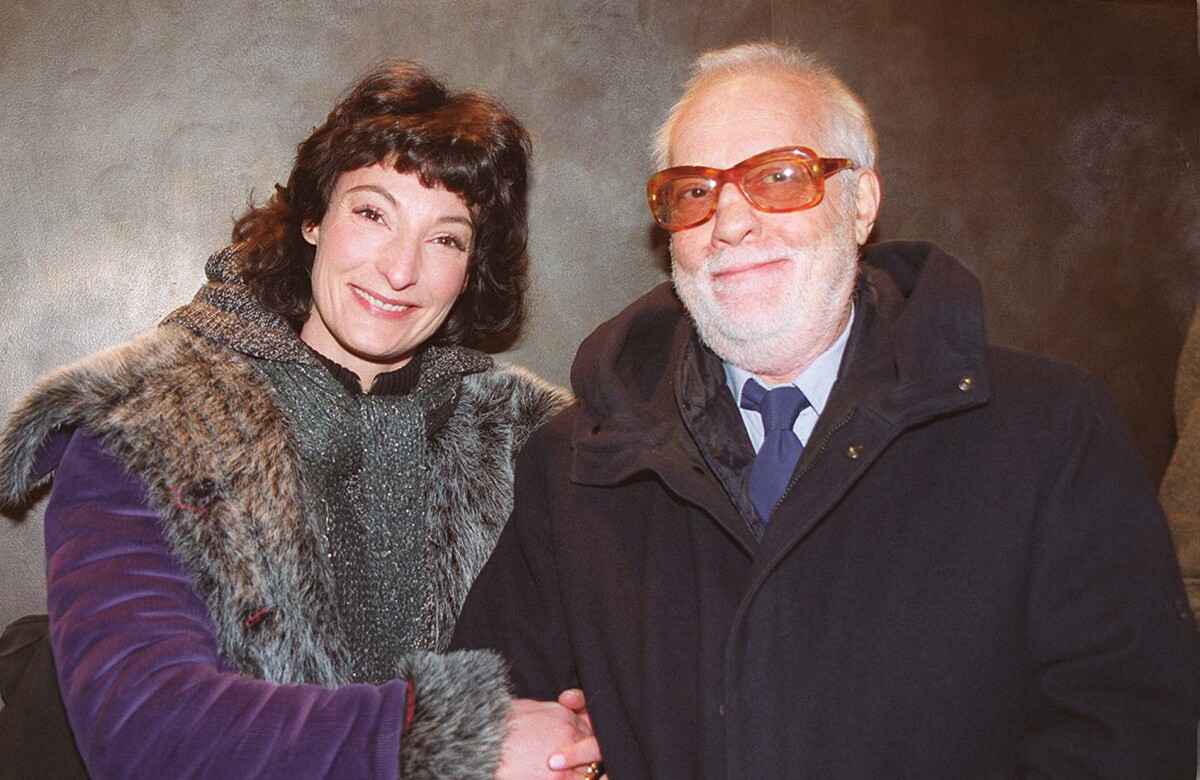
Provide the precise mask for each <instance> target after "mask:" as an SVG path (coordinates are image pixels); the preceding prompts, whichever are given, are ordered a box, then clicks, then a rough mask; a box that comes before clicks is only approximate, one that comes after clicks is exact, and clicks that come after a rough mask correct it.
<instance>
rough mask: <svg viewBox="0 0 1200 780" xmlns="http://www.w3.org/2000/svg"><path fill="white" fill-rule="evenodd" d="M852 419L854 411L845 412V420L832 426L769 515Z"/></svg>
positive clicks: (794, 476) (794, 475) (793, 477)
mask: <svg viewBox="0 0 1200 780" xmlns="http://www.w3.org/2000/svg"><path fill="white" fill-rule="evenodd" d="M852 419H854V409H851V410H850V411H849V412H847V413H846V417H845V419H843V420H842V421H841V422H839V423H838V424H837V425H835V426H833V428H832V429H831V430H830V431H829V433H827V434H825V438H824V439H822V440H821V443H820V444H818V445H817V454H816V455H814V456H813V457H812V458H810V459H809V461H808V463H806V464H804V468H802V469H800V470H799V471H797V472H796V473H795V474H793V475H792V478H791V479H790V480H789V481H788V483H787V487H785V488H784V489H783V493H782V494H781V495H780V496H779V500H778V501H776V502H775V506H773V507H771V514H775V510H776V509H778V508H779V505H780V504H782V503H783V499H785V498H787V495H788V493H791V492H792V488H793V487H794V486H795V484H796V483H797V482H799V481H800V479H801V477H803V476H804V475H805V474H807V473H808V472H809V471H810V470H811V469H812V467H813V464H815V463H816V462H817V459H818V458H820V457H821V456H822V455H824V454H825V448H826V447H828V446H829V442H830V441H831V440H832V439H833V436H834V434H835V433H837V432H838V431H840V430H841V429H842V428H845V427H846V426H847V425H849V424H850V421H851V420H852Z"/></svg>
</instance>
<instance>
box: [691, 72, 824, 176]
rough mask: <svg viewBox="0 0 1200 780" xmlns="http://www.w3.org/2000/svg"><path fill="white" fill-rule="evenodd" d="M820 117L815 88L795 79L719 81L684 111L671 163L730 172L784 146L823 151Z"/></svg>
mask: <svg viewBox="0 0 1200 780" xmlns="http://www.w3.org/2000/svg"><path fill="white" fill-rule="evenodd" d="M820 113H821V107H820V105H819V102H818V101H817V99H816V97H815V95H814V94H813V90H812V89H811V88H810V87H809V86H808V85H806V84H805V83H804V82H803V81H801V80H800V79H799V78H797V77H795V76H791V75H788V74H779V73H755V74H739V75H735V76H725V77H715V78H713V79H712V80H710V81H708V82H706V83H705V84H703V85H701V86H700V87H699V88H698V89H697V90H696V91H695V92H694V93H693V94H692V96H691V97H690V99H689V100H688V102H687V103H686V104H685V106H684V108H683V110H682V111H681V112H680V114H679V118H678V121H677V122H676V123H675V126H674V128H673V132H672V133H671V140H670V144H669V145H668V164H669V165H673V166H674V165H706V166H710V167H715V168H728V167H730V166H732V165H735V164H737V163H738V162H741V161H742V160H744V159H746V158H747V157H751V156H753V155H755V154H758V153H759V152H764V151H767V150H768V149H777V148H779V147H782V146H810V147H813V148H815V149H817V151H818V152H819V151H820V150H821V149H820V146H821V144H820V140H821V139H820V138H819V124H820V121H819V117H820Z"/></svg>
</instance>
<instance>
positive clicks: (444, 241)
mask: <svg viewBox="0 0 1200 780" xmlns="http://www.w3.org/2000/svg"><path fill="white" fill-rule="evenodd" d="M433 243H435V244H441V245H442V246H449V247H454V248H455V249H457V250H458V251H460V252H465V251H466V249H467V245H466V243H465V242H464V241H463V240H462V239H461V238H459V237H458V236H438V237H437V238H435V239H433Z"/></svg>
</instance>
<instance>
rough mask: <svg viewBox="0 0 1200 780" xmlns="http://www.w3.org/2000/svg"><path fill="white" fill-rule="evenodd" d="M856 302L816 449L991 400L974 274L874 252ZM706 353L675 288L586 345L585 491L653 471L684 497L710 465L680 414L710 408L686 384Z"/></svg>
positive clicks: (580, 365) (908, 247)
mask: <svg viewBox="0 0 1200 780" xmlns="http://www.w3.org/2000/svg"><path fill="white" fill-rule="evenodd" d="M858 294H859V296H860V297H859V311H860V312H861V316H860V317H858V318H857V319H856V321H855V324H854V328H853V330H852V332H851V335H850V343H849V344H848V346H847V350H846V357H845V358H844V359H843V365H842V369H841V371H840V376H839V380H838V382H837V384H836V385H835V386H834V389H833V393H832V395H831V397H830V402H829V405H828V406H827V408H826V410H825V412H824V414H823V415H822V418H821V421H820V422H819V423H818V426H817V429H816V430H815V431H814V437H813V440H814V441H818V442H819V441H821V440H822V439H823V438H827V437H828V436H829V433H830V430H831V429H833V428H836V427H838V426H840V425H843V424H845V421H846V420H848V419H850V418H853V417H855V416H859V415H865V416H867V417H869V418H871V419H874V420H877V421H878V424H879V425H880V426H882V428H883V429H884V430H888V431H891V432H892V435H895V434H898V433H899V432H900V431H902V430H904V429H906V428H910V427H912V426H915V425H919V424H921V423H923V422H925V421H928V420H930V419H933V418H935V417H938V416H942V415H947V414H953V413H956V412H959V411H962V410H965V409H968V408H973V407H975V406H978V405H980V404H983V403H986V402H987V398H988V396H989V394H990V382H989V376H988V368H987V356H986V342H985V339H984V328H983V314H982V294H981V291H980V287H979V283H978V281H977V280H976V279H975V277H974V276H973V275H972V274H971V273H970V272H969V271H968V270H967V269H965V268H964V267H963V266H962V265H960V264H959V263H958V262H957V261H956V260H954V259H953V258H951V257H950V256H949V255H947V254H945V253H943V252H942V251H941V250H939V249H938V248H937V247H935V246H933V245H932V244H927V243H905V242H888V243H883V244H876V245H872V246H869V247H867V248H866V249H865V251H864V253H863V257H862V263H861V276H860V284H859V292H858ZM697 346H698V339H697V337H696V335H695V329H694V327H693V325H692V322H691V320H690V318H689V317H688V316H687V313H686V311H685V310H684V308H683V306H682V304H681V303H680V302H679V300H678V298H676V297H675V295H674V292H673V291H672V289H671V286H670V284H669V283H664V284H662V285H659V286H658V287H656V288H655V289H653V290H651V291H650V292H649V293H647V294H646V295H644V296H643V297H642V298H640V299H639V300H637V301H635V302H634V303H633V304H632V305H631V306H629V307H628V308H627V309H626V310H625V311H623V312H622V313H621V314H619V315H617V317H615V318H613V319H612V320H609V321H608V322H606V323H604V324H603V325H601V326H600V327H599V328H598V329H597V330H596V331H595V332H594V333H593V334H592V335H591V336H589V337H588V338H587V339H586V340H585V341H584V343H583V344H582V345H581V347H580V349H579V352H578V354H577V355H576V359H575V363H574V365H573V366H572V370H571V381H572V385H573V387H574V390H575V392H576V394H577V395H578V396H579V398H580V401H581V404H582V409H581V411H580V414H579V415H578V417H577V418H576V421H575V427H574V430H573V435H572V449H573V452H574V463H573V468H572V478H573V479H574V480H575V481H576V482H579V483H581V484H592V485H608V484H614V483H617V482H620V481H622V480H625V479H627V478H629V477H630V476H632V475H633V474H635V473H637V472H639V471H642V470H645V469H651V470H654V471H656V472H657V473H658V474H659V475H660V477H662V478H663V479H664V480H665V481H667V483H668V486H669V487H672V489H678V490H685V492H686V489H685V488H684V487H683V485H682V484H681V483H691V482H693V481H694V480H692V479H691V478H690V477H689V476H688V475H689V472H695V471H696V469H697V468H700V469H703V466H704V459H703V457H702V455H701V453H700V452H699V450H698V449H697V447H696V444H695V442H694V441H693V440H692V437H691V436H690V435H688V433H687V430H686V429H685V427H684V425H683V424H682V422H681V415H682V414H683V413H684V412H685V411H687V408H686V407H687V406H689V405H694V404H697V403H699V404H704V403H705V402H706V401H711V398H712V393H711V392H710V393H708V395H707V397H706V396H704V395H703V394H701V395H700V396H699V397H697V395H696V393H695V391H694V388H695V386H696V385H695V383H694V382H689V381H687V376H688V373H689V372H694V370H695V368H694V359H691V360H689V358H688V354H689V350H692V349H695V348H696V347H697ZM685 387H686V388H690V390H689V392H688V393H684V392H683V388H685ZM710 390H711V388H710ZM714 392H715V391H714ZM814 457H815V455H814ZM802 465H803V464H802ZM709 482H711V480H710V481H709ZM692 489H693V490H694V489H695V488H694V487H693V488H692ZM697 498H698V499H700V498H701V497H699V496H698V497H697ZM710 499H711V497H710V496H705V497H703V500H704V501H705V502H707V501H708V500H710ZM724 503H726V504H727V503H728V499H726V500H725V502H724ZM709 505H711V504H709Z"/></svg>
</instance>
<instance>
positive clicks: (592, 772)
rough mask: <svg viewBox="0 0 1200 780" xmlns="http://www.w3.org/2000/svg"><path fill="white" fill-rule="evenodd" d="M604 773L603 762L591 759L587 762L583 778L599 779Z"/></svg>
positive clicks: (589, 779)
mask: <svg viewBox="0 0 1200 780" xmlns="http://www.w3.org/2000/svg"><path fill="white" fill-rule="evenodd" d="M602 774H604V762H603V761H593V762H592V763H590V764H588V770H587V774H586V775H584V776H583V777H584V780H600V775H602Z"/></svg>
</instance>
